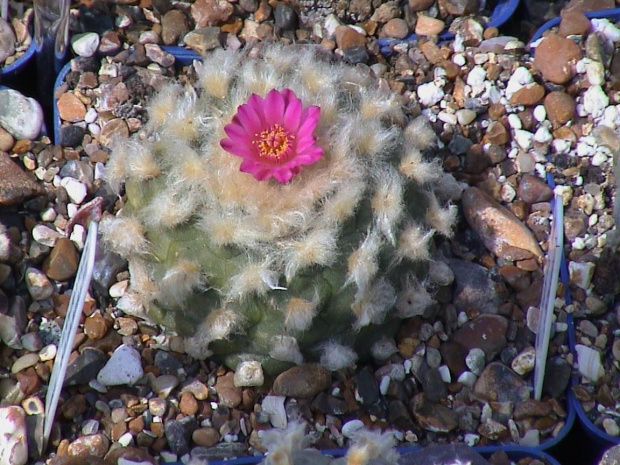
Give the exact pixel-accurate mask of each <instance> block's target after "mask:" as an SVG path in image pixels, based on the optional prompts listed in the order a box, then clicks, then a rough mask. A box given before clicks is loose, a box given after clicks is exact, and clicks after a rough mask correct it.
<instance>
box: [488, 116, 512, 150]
mask: <svg viewBox="0 0 620 465" xmlns="http://www.w3.org/2000/svg"><path fill="white" fill-rule="evenodd" d="M483 140H484V143H489V144H495V145H504V144H506V143H507V142H508V141H509V140H510V133H509V132H508V130H507V129H506V126H504V125H503V124H502V123H501V122H499V121H493V122H491V124H489V127H488V128H487V132H486V134H485V135H484V139H483Z"/></svg>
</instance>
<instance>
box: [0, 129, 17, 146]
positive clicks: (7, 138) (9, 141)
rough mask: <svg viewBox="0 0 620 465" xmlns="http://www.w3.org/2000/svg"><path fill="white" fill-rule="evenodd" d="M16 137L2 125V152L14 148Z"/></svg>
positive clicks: (0, 134)
mask: <svg viewBox="0 0 620 465" xmlns="http://www.w3.org/2000/svg"><path fill="white" fill-rule="evenodd" d="M14 143H15V139H13V136H12V135H11V134H9V132H8V131H6V130H5V129H4V128H2V127H0V152H8V151H9V150H11V149H12V148H13V144H14Z"/></svg>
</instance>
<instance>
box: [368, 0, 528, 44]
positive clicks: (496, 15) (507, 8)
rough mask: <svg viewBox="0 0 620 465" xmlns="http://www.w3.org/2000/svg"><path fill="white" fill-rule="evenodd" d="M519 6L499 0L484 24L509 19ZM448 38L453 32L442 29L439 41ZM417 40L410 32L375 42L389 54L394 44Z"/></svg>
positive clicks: (495, 24) (514, 1)
mask: <svg viewBox="0 0 620 465" xmlns="http://www.w3.org/2000/svg"><path fill="white" fill-rule="evenodd" d="M518 6H519V0H499V1H498V2H497V5H495V8H494V9H493V12H492V13H491V17H490V18H489V22H488V23H487V24H486V25H485V26H486V27H499V26H501V25H502V24H504V23H505V22H506V21H508V20H509V19H510V17H511V16H512V15H513V14H514V12H515V10H516V9H517V7H518ZM450 39H454V34H452V33H451V32H449V31H448V29H444V31H443V32H441V33H440V34H439V41H440V42H441V41H447V40H450ZM417 40H418V36H417V35H416V34H411V35H409V36H407V37H405V38H404V39H402V40H398V39H387V38H386V39H378V40H377V43H378V44H379V46H380V47H381V53H383V54H384V55H389V54H390V53H392V49H391V48H392V47H393V46H394V45H397V44H400V43H403V42H415V41H417Z"/></svg>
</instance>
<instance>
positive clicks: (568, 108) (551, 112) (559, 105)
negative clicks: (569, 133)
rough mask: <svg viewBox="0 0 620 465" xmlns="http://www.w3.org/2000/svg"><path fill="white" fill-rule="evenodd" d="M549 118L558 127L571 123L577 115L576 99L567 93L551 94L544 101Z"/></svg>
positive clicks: (556, 92) (557, 92)
mask: <svg viewBox="0 0 620 465" xmlns="http://www.w3.org/2000/svg"><path fill="white" fill-rule="evenodd" d="M544 105H545V110H547V118H549V120H550V121H551V122H552V123H554V124H557V125H562V124H565V123H567V122H568V121H570V120H571V119H572V118H573V116H574V115H575V106H576V104H575V99H574V98H573V97H571V96H570V95H568V94H567V93H566V92H562V91H555V92H550V93H549V94H548V95H547V96H546V97H545V101H544Z"/></svg>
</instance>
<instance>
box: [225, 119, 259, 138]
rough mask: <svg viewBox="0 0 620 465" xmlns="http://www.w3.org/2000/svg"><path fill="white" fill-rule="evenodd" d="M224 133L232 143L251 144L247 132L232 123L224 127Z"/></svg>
mask: <svg viewBox="0 0 620 465" xmlns="http://www.w3.org/2000/svg"><path fill="white" fill-rule="evenodd" d="M233 121H234V120H233ZM224 132H225V133H226V135H227V136H228V137H230V139H231V140H233V141H234V142H237V143H239V142H241V143H246V144H250V143H252V136H251V135H250V134H248V132H247V131H246V130H245V129H244V128H243V126H240V125H238V124H235V123H234V122H233V123H230V124H227V125H226V126H224Z"/></svg>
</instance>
